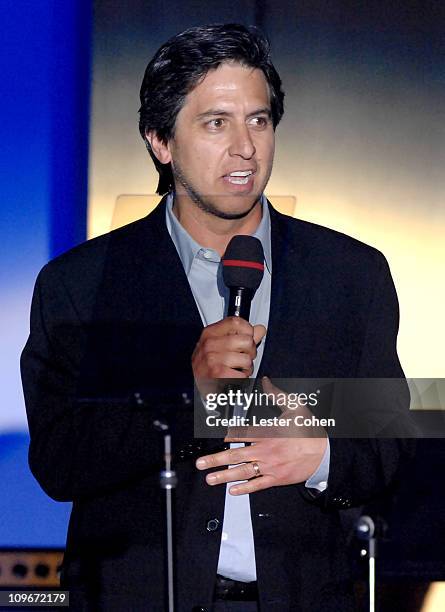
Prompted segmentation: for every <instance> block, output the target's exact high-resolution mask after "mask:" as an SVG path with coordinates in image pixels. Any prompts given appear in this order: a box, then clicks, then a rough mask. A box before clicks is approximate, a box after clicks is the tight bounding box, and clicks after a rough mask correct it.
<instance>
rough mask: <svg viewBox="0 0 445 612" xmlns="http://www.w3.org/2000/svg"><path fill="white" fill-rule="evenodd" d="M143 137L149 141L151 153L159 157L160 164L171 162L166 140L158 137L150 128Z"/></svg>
mask: <svg viewBox="0 0 445 612" xmlns="http://www.w3.org/2000/svg"><path fill="white" fill-rule="evenodd" d="M145 138H146V139H147V140H148V142H149V143H150V146H151V148H152V151H153V153H154V154H155V155H156V157H157V158H158V159H159V161H160V162H161V164H168V163H169V162H171V159H172V156H171V154H170V148H169V146H168V142H164V141H163V140H161V139H160V138H159V137H158V134H157V132H155V131H154V130H150V131H149V132H145Z"/></svg>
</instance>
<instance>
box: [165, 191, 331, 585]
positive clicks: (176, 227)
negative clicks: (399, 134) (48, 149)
mask: <svg viewBox="0 0 445 612" xmlns="http://www.w3.org/2000/svg"><path fill="white" fill-rule="evenodd" d="M261 205H262V212H263V214H262V218H261V222H260V224H259V226H258V228H257V230H256V231H255V233H254V234H253V236H255V238H258V239H259V240H260V241H261V244H262V245H263V249H264V259H265V264H266V265H265V270H264V276H263V279H262V281H261V284H260V286H259V288H258V290H257V291H256V293H255V296H254V298H253V300H252V306H251V313H250V321H251V322H252V323H253V324H255V325H257V324H262V325H264V327H265V328H266V329H267V327H268V322H269V309H270V293H271V282H272V257H271V240H270V216H269V209H268V206H267V201H266V198H265V197H264V196H262V199H261ZM166 224H167V229H168V232H169V234H170V236H171V238H172V240H173V243H174V245H175V247H176V250H177V251H178V254H179V257H180V259H181V262H182V265H183V266H184V271H185V273H186V275H187V279H188V282H189V284H190V288H191V290H192V293H193V296H194V298H195V302H196V305H197V307H198V310H199V314H200V315H201V319H202V322H203V325H204V326H205V327H207V326H208V325H210V324H211V323H216V322H217V321H220V320H221V319H223V318H224V316H226V313H227V303H228V297H229V290H228V289H227V287H226V286H225V285H224V282H223V280H222V266H221V265H220V261H221V257H220V255H219V254H218V253H217V252H216V251H215V250H213V249H209V248H205V247H202V246H201V245H199V244H198V243H197V242H196V241H195V240H193V238H192V237H191V236H190V235H189V234H188V233H187V232H186V230H185V229H184V228H183V227H182V225H181V224H180V223H179V221H178V219H177V218H176V216H175V215H174V213H173V194H169V196H168V198H167V206H166ZM265 339H266V337H264V338H263V340H262V342H261V343H260V345H259V346H258V347H257V356H256V358H255V361H254V371H253V374H252V376H253V377H254V378H255V377H256V375H257V373H258V369H259V366H260V363H261V359H262V356H263V350H264V344H265ZM231 446H232V447H235V446H244V445H243V444H231ZM329 460H330V448H329V441H328V445H327V448H326V451H325V454H324V456H323V459H322V462H321V463H320V465H319V467H318V468H317V470H316V472H315V473H314V474H313V475H312V476H311V478H310V479H309V480H307V481H306V486H307V487H310V488H314V489H318V490H319V491H323V490H324V489H325V488H326V486H327V480H328V475H329ZM233 485H234V483H230V484H229V485H228V486H226V498H225V506H224V521H223V526H222V535H221V548H220V554H219V561H218V574H221V575H222V576H226V577H227V578H231V579H233V580H241V581H243V582H250V581H252V580H256V566H255V549H254V542H253V531H252V520H251V515H250V501H249V495H240V496H234V495H230V494H229V492H228V488H229V486H233Z"/></svg>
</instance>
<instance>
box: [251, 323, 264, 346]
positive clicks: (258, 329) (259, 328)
mask: <svg viewBox="0 0 445 612" xmlns="http://www.w3.org/2000/svg"><path fill="white" fill-rule="evenodd" d="M266 331H267V330H266V328H265V327H264V325H254V326H253V341H254V342H255V344H256V346H258V344H259V343H260V342H261V340H262V339H263V338H264V336H265V335H266Z"/></svg>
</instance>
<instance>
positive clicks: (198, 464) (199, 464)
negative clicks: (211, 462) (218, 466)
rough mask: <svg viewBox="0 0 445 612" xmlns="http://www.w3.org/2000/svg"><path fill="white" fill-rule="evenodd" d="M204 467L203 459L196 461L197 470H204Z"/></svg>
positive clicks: (204, 461)
mask: <svg viewBox="0 0 445 612" xmlns="http://www.w3.org/2000/svg"><path fill="white" fill-rule="evenodd" d="M205 466H206V460H205V459H197V460H196V467H197V468H204V467H205Z"/></svg>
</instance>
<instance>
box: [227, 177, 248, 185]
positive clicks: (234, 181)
mask: <svg viewBox="0 0 445 612" xmlns="http://www.w3.org/2000/svg"><path fill="white" fill-rule="evenodd" d="M229 182H230V183H232V184H233V185H247V183H248V182H249V176H246V177H245V178H235V177H234V176H232V175H230V178H229Z"/></svg>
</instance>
